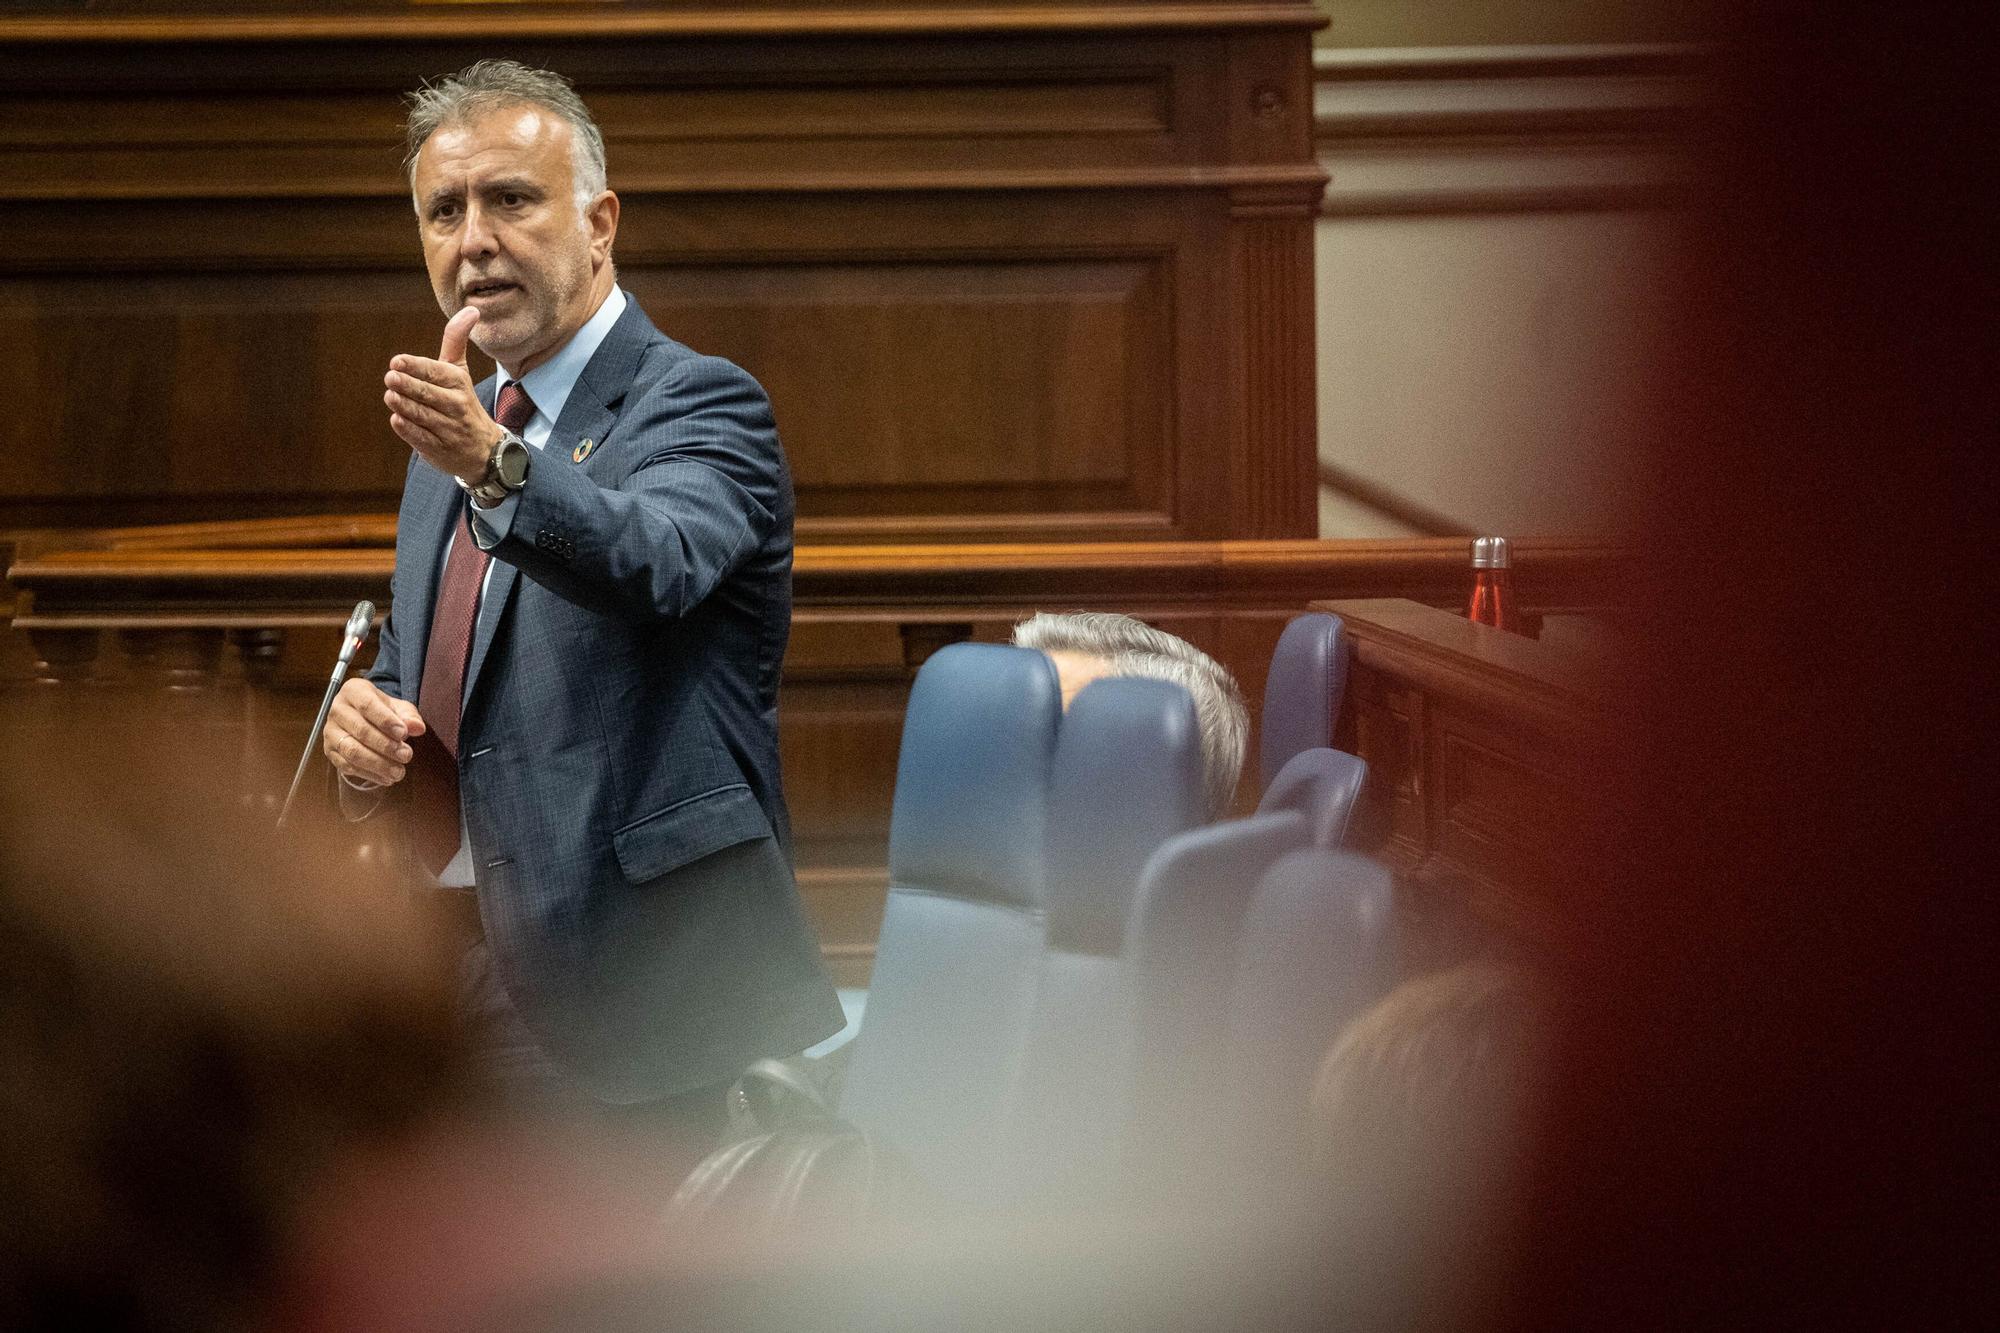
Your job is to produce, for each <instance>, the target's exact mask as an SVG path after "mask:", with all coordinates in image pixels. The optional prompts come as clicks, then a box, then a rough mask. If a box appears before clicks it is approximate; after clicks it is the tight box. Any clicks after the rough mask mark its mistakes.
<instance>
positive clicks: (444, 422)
mask: <svg viewBox="0 0 2000 1333" xmlns="http://www.w3.org/2000/svg"><path fill="white" fill-rule="evenodd" d="M478 322H479V311H478V309H477V308H476V307H474V306H467V307H465V309H463V310H461V311H459V312H458V313H457V314H455V315H453V316H452V317H451V321H450V322H449V323H447V324H446V325H445V326H444V341H443V342H442V343H441V344H440V345H439V347H438V354H437V359H436V360H432V359H430V358H429V357H422V356H409V355H398V356H395V357H392V358H390V360H389V373H388V374H386V375H384V376H383V377H382V383H383V385H384V386H385V387H386V389H387V392H385V393H384V394H383V395H382V401H383V402H384V403H385V404H387V405H388V408H389V428H390V429H391V430H393V431H395V432H396V435H397V437H398V438H399V439H401V440H402V441H403V443H405V444H407V445H409V446H410V447H411V448H412V449H414V450H416V451H417V452H418V453H419V454H421V455H423V457H424V461H425V462H427V463H429V464H430V465H431V466H432V467H435V468H436V469H438V471H440V472H448V473H450V474H451V475H453V476H455V477H460V478H463V479H464V480H465V481H468V482H474V483H476V482H478V481H479V480H480V479H481V478H482V477H484V476H485V475H486V460H487V459H488V458H489V457H491V456H492V453H493V446H494V445H495V444H497V443H499V441H500V426H499V424H498V423H497V422H495V421H494V420H493V418H492V416H490V415H489V414H488V413H487V411H486V409H485V408H484V407H482V406H480V404H479V395H478V393H477V392H475V391H474V389H473V386H472V372H471V370H470V369H468V368H467V366H466V363H465V345H466V342H467V340H469V339H470V338H471V336H472V326H473V325H475V324H477V323H478Z"/></svg>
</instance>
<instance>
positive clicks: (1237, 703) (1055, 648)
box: [1014, 611, 1250, 818]
mask: <svg viewBox="0 0 2000 1333" xmlns="http://www.w3.org/2000/svg"><path fill="white" fill-rule="evenodd" d="M1014 644H1015V646H1016V647H1020V648H1033V649H1036V650H1037V651H1040V652H1045V653H1048V652H1058V653H1083V654H1087V655H1088V656H1091V657H1097V658H1101V659H1103V660H1104V661H1105V662H1107V663H1108V664H1109V670H1108V672H1107V674H1108V675H1111V676H1141V677H1144V678H1146V679H1148V680H1164V681H1169V682H1171V683H1172V684H1175V685H1178V686H1180V687H1181V688H1182V689H1184V690H1186V691H1187V692H1188V694H1189V695H1190V696H1191V697H1192V698H1193V699H1194V714H1195V721H1196V723H1197V724H1198V725H1199V726H1200V727H1201V768H1202V787H1203V790H1204V792H1205V794H1206V795H1207V797H1208V811H1209V816H1210V817H1211V818H1214V817H1217V816H1220V815H1221V814H1222V813H1223V812H1224V811H1226V810H1228V808H1229V801H1230V798H1231V797H1233V796H1234V795H1235V794H1236V779H1237V778H1238V777H1239V776H1241V775H1242V772H1243V752H1244V750H1245V748H1246V746H1247V742H1248V739H1249V735H1250V712H1249V710H1248V709H1247V708H1245V707H1244V705H1243V691H1242V690H1240V689H1238V688H1237V685H1236V681H1235V679H1234V678H1233V677H1232V676H1231V675H1230V674H1229V673H1228V672H1227V671H1225V670H1223V668H1222V664H1221V663H1219V662H1217V661H1216V660H1215V659H1214V658H1212V657H1210V656H1209V655H1208V654H1207V653H1204V652H1203V651H1202V650H1201V649H1199V648H1197V647H1195V646H1194V645H1193V644H1191V643H1189V642H1188V641H1187V640H1186V639H1179V638H1175V637H1174V636H1173V635H1171V634H1168V633H1167V632H1166V631H1164V630H1157V629H1154V628H1153V627H1152V626H1151V625H1148V624H1146V623H1145V622H1144V621H1142V620H1135V619H1133V618H1132V617H1131V616H1123V615H1119V614H1117V613H1116V612H1113V611H1071V612H1065V613H1062V614H1055V613H1052V612H1048V611H1040V612H1037V613H1036V614H1035V615H1033V616H1030V617H1029V618H1028V619H1026V620H1024V621H1022V622H1021V623H1020V624H1018V625H1016V626H1014Z"/></svg>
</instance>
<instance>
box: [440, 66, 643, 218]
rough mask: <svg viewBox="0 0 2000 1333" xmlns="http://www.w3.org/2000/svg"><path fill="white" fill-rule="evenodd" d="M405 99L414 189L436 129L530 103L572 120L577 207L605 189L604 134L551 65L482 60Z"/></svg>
mask: <svg viewBox="0 0 2000 1333" xmlns="http://www.w3.org/2000/svg"><path fill="white" fill-rule="evenodd" d="M403 100H404V101H406V102H408V103H409V104H410V118H409V120H408V122H407V123H406V124H405V125H404V128H403V143H404V149H405V151H404V154H403V172H404V174H405V175H406V176H408V177H409V179H410V187H411V189H412V190H414V189H415V188H416V179H417V153H418V152H419V151H421V150H422V148H423V146H424V144H425V143H426V142H427V141H428V140H429V139H430V137H431V136H432V135H433V134H436V133H437V132H438V131H439V130H441V129H443V128H444V127H445V126H447V125H462V124H464V123H465V122H466V121H468V120H471V119H473V118H474V117H476V116H479V115H483V114H484V113H486V112H488V111H492V110H494V109H496V108H499V107H505V106H522V105H526V106H537V107H540V108H542V110H544V111H548V112H552V113H553V114H555V115H557V116H560V117H562V118H563V119H564V120H565V121H567V122H569V127H570V129H571V130H572V131H573V132H574V134H575V140H576V142H575V147H574V150H573V151H572V152H571V154H570V169H571V172H572V174H573V176H574V177H575V186H576V201H577V207H578V208H579V209H582V208H584V207H587V206H588V205H589V203H590V201H591V200H592V199H595V198H596V197H597V196H598V195H600V194H602V193H604V189H605V179H606V177H605V174H604V134H603V132H602V131H600V130H599V129H598V128H597V122H596V121H595V120H592V119H591V116H590V108H589V107H587V106H585V105H584V104H583V99H582V98H581V97H578V96H577V95H576V89H574V88H572V87H571V86H570V81H569V80H568V79H566V78H564V77H563V76H562V75H560V74H557V73H555V72H554V71H552V70H546V69H532V68H530V67H529V66H527V65H523V64H521V63H520V62H519V61H516V60H480V61H476V62H474V63H473V64H470V65H467V66H466V67H465V68H464V69H462V70H460V71H459V72H458V73H456V74H447V75H445V76H444V77H443V78H441V79H439V80H437V81H436V82H435V83H431V82H426V83H425V84H424V86H423V87H421V88H419V89H417V90H416V91H415V92H413V93H410V94H408V95H407V96H405V98H404V99H403Z"/></svg>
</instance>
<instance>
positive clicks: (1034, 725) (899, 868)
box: [839, 644, 1062, 1198]
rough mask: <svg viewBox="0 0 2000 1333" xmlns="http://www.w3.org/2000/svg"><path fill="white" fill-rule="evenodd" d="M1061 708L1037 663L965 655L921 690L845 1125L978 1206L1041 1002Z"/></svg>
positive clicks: (1045, 667) (1020, 655)
mask: <svg viewBox="0 0 2000 1333" xmlns="http://www.w3.org/2000/svg"><path fill="white" fill-rule="evenodd" d="M1061 720H1062V693H1061V689H1060V687H1059V686H1058V685H1057V681H1056V673H1055V668H1054V666H1053V665H1052V664H1051V663H1050V662H1049V660H1048V658H1047V657H1045V656H1044V655H1043V654H1041V653H1038V652H1034V651H1031V650H1029V649H1024V648H1010V647H1004V646H1001V645H997V644H954V645H952V646H950V647H947V648H944V649H941V650H940V651H938V652H937V653H935V654H934V655H933V656H932V657H931V658H930V660H929V661H927V662H926V663H924V666H923V669H922V670H921V671H919V672H918V673H917V679H916V683H915V684H914V686H913V687H912V688H911V691H910V704H909V709H908V712H907V713H906V715H905V718H904V722H903V744H902V751H901V755H900V758H899V759H898V763H897V769H896V795H895V803H894V805H893V807H892V810H891V814H890V825H889V894H888V900H887V903H886V905H885V908H884V911H883V917H882V932H881V936H880V940H879V943H878V944H877V946H876V953H875V969H874V974H873V976H872V978H871V980H870V982H869V991H868V1013H867V1018H866V1021H865V1023H864V1026H863V1031H862V1033H861V1034H860V1036H859V1037H857V1038H856V1045H855V1051H854V1056H853V1059H852V1062H851V1063H850V1064H849V1066H848V1069H847V1078H846V1082H845V1084H844V1085H843V1087H842V1090H841V1101H840V1108H839V1109H840V1113H841V1114H842V1115H843V1116H844V1117H846V1118H847V1119H848V1120H850V1121H852V1122H853V1123H854V1124H855V1125H857V1126H859V1127H860V1128H861V1129H863V1130H866V1131H868V1132H869V1133H870V1134H872V1135H875V1136H876V1137H877V1138H879V1140H880V1141H881V1142H882V1143H883V1144H885V1145H887V1146H888V1147H889V1148H891V1149H893V1150H895V1151H897V1152H900V1153H902V1154H903V1155H904V1156H905V1157H906V1158H907V1159H908V1160H909V1162H910V1163H911V1164H912V1165H913V1166H914V1167H915V1169H916V1170H917V1171H918V1173H919V1174H920V1175H922V1176H923V1177H924V1178H925V1179H926V1180H928V1181H930V1182H931V1183H932V1184H933V1185H936V1186H938V1187H940V1188H946V1187H949V1188H950V1189H951V1190H952V1192H953V1193H954V1194H962V1195H963V1196H964V1197H970V1198H982V1197H986V1196H987V1195H989V1194H990V1193H991V1191H992V1189H993V1187H994V1182H993V1180H992V1178H991V1177H992V1174H993V1173H994V1172H995V1171H997V1170H999V1166H998V1163H997V1162H996V1161H995V1154H993V1153H992V1152H991V1151H990V1150H987V1149H990V1145H991V1144H992V1143H994V1142H996V1141H997V1140H998V1138H999V1136H1000V1131H1001V1127H1002V1124H1003V1121H1004V1117H1005V1114H1006V1108H1007V1106H1008V1103H1009V1093H1010V1090H1011V1088H1012V1087H1013V1085H1014V1082H1015V1080H1016V1078H1017V1075H1018V1070H1019V1065H1020V1060H1021V1051H1022V1047H1023V1044H1024V1041H1025V1038H1026V1033H1027V1027H1028V1021H1029V1016H1030V1012H1031V1008H1032V1005H1033V1001H1034V992H1035V982H1036V973H1037V970H1038V962H1039V959H1040V955H1041V949H1042V941H1043V912H1044V908H1045V905H1046V876H1045V873H1044V872H1045V860H1046V852H1045V845H1046V834H1045V823H1044V819H1045V815H1046V812H1047V810H1048V808H1049V793H1050V782H1051V779H1052V777H1053V774H1054V766H1055V751H1056V737H1057V731H1058V728H1059V726H1060V723H1061Z"/></svg>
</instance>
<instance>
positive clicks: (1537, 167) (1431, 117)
mask: <svg viewBox="0 0 2000 1333" xmlns="http://www.w3.org/2000/svg"><path fill="white" fill-rule="evenodd" d="M1707 64H1708V58H1707V57H1706V56H1705V54H1704V53H1703V52H1702V51H1701V50H1700V49H1699V48H1695V47H1687V46H1667V45H1660V46H1540V47H1492V48H1478V47H1472V48H1466V47H1446V48H1424V49H1414V50H1359V51H1319V52H1316V53H1315V57H1314V71H1313V72H1314V80H1315V91H1314V137H1315V141H1316V145H1317V148H1318V151H1319V154H1320V158H1321V160H1322V161H1323V162H1324V163H1326V165H1327V166H1328V168H1329V170H1330V171H1331V172H1332V174H1333V177H1334V185H1333V188H1332V189H1331V190H1330V191H1329V192H1328V194H1327V196H1326V199H1325V202H1324V204H1323V206H1322V211H1323V212H1325V213H1327V214H1329V215H1333V216H1361V217H1369V216H1396V215H1407V214H1450V213H1468V212H1470V213H1495V212H1574V211H1604V210H1611V209H1630V208H1647V207H1655V208H1656V207H1661V206H1665V205H1669V204H1673V203H1675V202H1677V201H1679V200H1680V199H1682V198H1683V197H1685V194H1686V189H1687V183H1688V181H1689V178H1690V172H1691V168H1690V166H1689V164H1688V162H1687V161H1686V159H1685V154H1686V150H1687V149H1688V147H1689V146H1690V145H1691V144H1692V143H1693V142H1694V140H1695V139H1696V138H1697V137H1698V135H1699V133H1700V131H1701V126H1702V115H1703V111H1702V108H1703V106H1704V104H1705V100H1706V87H1705V84H1704V77H1705V70H1706V67H1707Z"/></svg>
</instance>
